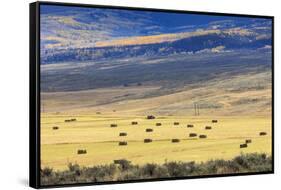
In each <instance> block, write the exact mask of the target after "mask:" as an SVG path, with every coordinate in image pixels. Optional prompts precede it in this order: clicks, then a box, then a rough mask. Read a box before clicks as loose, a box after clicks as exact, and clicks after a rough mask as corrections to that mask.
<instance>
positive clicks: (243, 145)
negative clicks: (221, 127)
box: [240, 144, 248, 148]
mask: <svg viewBox="0 0 281 190" xmlns="http://www.w3.org/2000/svg"><path fill="white" fill-rule="evenodd" d="M247 147H248V145H247V144H240V148H247Z"/></svg>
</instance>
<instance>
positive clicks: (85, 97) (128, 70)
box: [30, 2, 274, 188]
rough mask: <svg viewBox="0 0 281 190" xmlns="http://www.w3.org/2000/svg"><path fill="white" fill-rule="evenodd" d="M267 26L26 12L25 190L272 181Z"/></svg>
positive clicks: (75, 7) (49, 6) (146, 12)
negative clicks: (265, 177)
mask: <svg viewBox="0 0 281 190" xmlns="http://www.w3.org/2000/svg"><path fill="white" fill-rule="evenodd" d="M273 24H274V23H273V17H271V16H258V15H240V14H225V13H209V12H192V11H178V10H162V9H148V8H130V7H115V6H101V5H84V4H70V3H54V2H35V3H31V4H30V186H32V187H35V188H42V187H57V186H59V187H61V186H77V185H94V184H112V183H128V182H143V181H159V180H175V179H190V178H202V177H217V176H234V175H249V174H268V173H273V172H274V162H273V158H274V152H273V145H274V143H273V142H274V141H273V137H274V135H273V134H274V131H273V115H274V114H273V111H274V109H273V100H274V99H273V98H274V97H273V94H274V93H273V87H274V85H273V82H274V81H273V78H274V77H273V74H274V72H273V63H274V56H273V53H274V51H273V50H274V46H273V42H274V40H273V38H274V35H273V32H274V27H273Z"/></svg>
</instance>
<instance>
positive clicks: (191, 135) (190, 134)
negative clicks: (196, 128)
mask: <svg viewBox="0 0 281 190" xmlns="http://www.w3.org/2000/svg"><path fill="white" fill-rule="evenodd" d="M189 137H197V134H196V133H189Z"/></svg>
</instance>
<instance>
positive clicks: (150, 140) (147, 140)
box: [143, 139, 152, 143]
mask: <svg viewBox="0 0 281 190" xmlns="http://www.w3.org/2000/svg"><path fill="white" fill-rule="evenodd" d="M143 142H144V143H151V142H152V139H144V140H143Z"/></svg>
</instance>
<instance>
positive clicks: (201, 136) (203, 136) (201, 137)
mask: <svg viewBox="0 0 281 190" xmlns="http://www.w3.org/2000/svg"><path fill="white" fill-rule="evenodd" d="M199 138H200V139H206V138H207V135H199Z"/></svg>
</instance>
